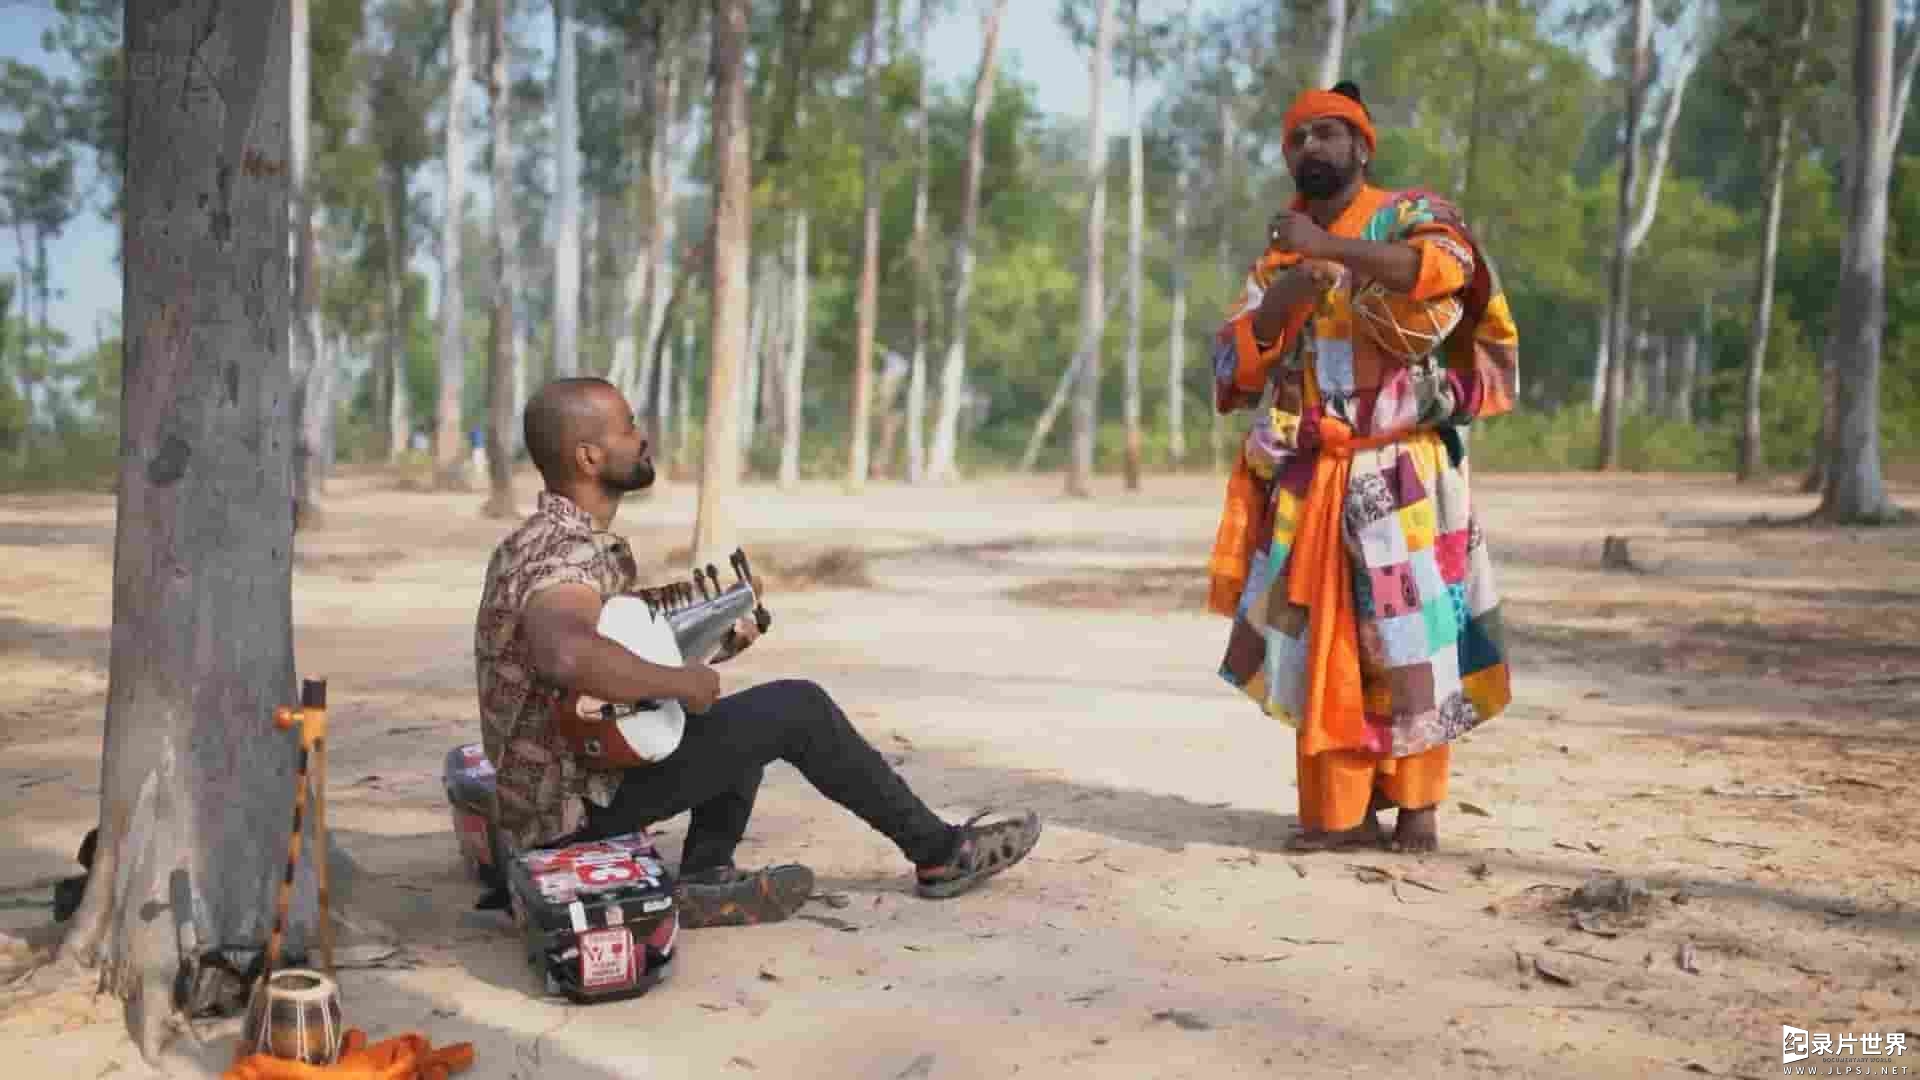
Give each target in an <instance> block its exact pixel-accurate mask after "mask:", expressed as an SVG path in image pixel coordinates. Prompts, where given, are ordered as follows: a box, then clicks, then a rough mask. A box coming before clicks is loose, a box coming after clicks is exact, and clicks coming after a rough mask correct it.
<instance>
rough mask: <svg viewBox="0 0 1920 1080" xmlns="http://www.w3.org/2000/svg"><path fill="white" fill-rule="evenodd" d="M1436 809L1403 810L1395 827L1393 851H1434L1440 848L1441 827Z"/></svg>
mask: <svg viewBox="0 0 1920 1080" xmlns="http://www.w3.org/2000/svg"><path fill="white" fill-rule="evenodd" d="M1435 809H1436V808H1435V807H1431V806H1429V807H1427V808H1426V809H1424V810H1407V809H1404V808H1403V809H1401V811H1400V815H1399V820H1398V821H1396V822H1394V825H1393V850H1395V851H1434V850H1437V849H1438V848H1439V847H1440V826H1439V824H1438V821H1437V818H1436V814H1435Z"/></svg>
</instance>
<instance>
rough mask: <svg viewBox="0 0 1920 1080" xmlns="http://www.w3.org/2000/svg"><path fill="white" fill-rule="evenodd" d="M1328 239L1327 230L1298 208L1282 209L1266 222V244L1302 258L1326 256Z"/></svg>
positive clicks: (1322, 257) (1321, 257)
mask: <svg viewBox="0 0 1920 1080" xmlns="http://www.w3.org/2000/svg"><path fill="white" fill-rule="evenodd" d="M1330 239H1331V237H1329V236H1328V235H1327V230H1325V229H1323V228H1321V227H1320V226H1319V225H1318V224H1317V223H1316V222H1315V221H1314V220H1313V219H1312V218H1311V217H1308V216H1307V215H1306V214H1304V213H1302V212H1300V211H1298V210H1282V211H1281V212H1279V213H1278V214H1275V215H1273V218H1272V219H1271V220H1270V221H1268V222H1267V246H1268V247H1271V248H1277V249H1278V250H1280V251H1286V252H1291V253H1292V254H1295V255H1298V256H1300V257H1301V258H1302V259H1324V258H1326V257H1327V241H1328V240H1330Z"/></svg>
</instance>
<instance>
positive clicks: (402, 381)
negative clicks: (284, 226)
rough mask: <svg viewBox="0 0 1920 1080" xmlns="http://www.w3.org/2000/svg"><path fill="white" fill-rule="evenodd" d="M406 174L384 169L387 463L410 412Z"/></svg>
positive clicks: (398, 448)
mask: <svg viewBox="0 0 1920 1080" xmlns="http://www.w3.org/2000/svg"><path fill="white" fill-rule="evenodd" d="M407 226H408V222H407V174H406V173H405V171H403V170H402V169H400V168H399V167H398V166H395V165H390V166H388V168H387V463H388V464H392V463H393V462H396V461H398V460H400V455H401V454H404V453H406V452H407V440H408V437H409V436H410V435H411V434H412V432H413V409H412V404H411V402H409V401H408V400H407V338H408V336H409V335H408V331H409V330H410V329H411V328H412V326H413V310H412V309H411V308H409V307H408V306H407V257H408V256H409V255H410V254H412V252H411V250H410V244H409V238H408V235H407V234H408V231H409V230H408V227H407Z"/></svg>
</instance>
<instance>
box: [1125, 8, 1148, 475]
mask: <svg viewBox="0 0 1920 1080" xmlns="http://www.w3.org/2000/svg"><path fill="white" fill-rule="evenodd" d="M1130 13H1131V16H1132V18H1131V19H1130V23H1131V26H1130V28H1129V30H1128V33H1129V34H1130V35H1131V36H1132V37H1133V39H1134V41H1135V43H1136V44H1135V48H1134V49H1133V51H1132V52H1131V53H1130V54H1129V59H1128V64H1127V67H1128V71H1127V123H1128V125H1129V127H1130V128H1131V131H1130V133H1129V134H1128V136H1127V359H1126V375H1125V378H1126V403H1125V407H1124V416H1125V418H1126V436H1127V445H1126V458H1125V465H1124V469H1125V473H1126V487H1127V490H1128V491H1139V490H1140V289H1141V284H1142V283H1141V274H1140V255H1141V245H1142V244H1143V243H1144V242H1145V233H1146V229H1147V224H1146V216H1147V195H1146V190H1145V188H1146V172H1147V165H1146V160H1147V158H1146V151H1145V148H1144V147H1143V146H1142V144H1141V136H1140V96H1139V95H1140V58H1139V47H1138V42H1139V39H1140V0H1132V6H1131V11H1130Z"/></svg>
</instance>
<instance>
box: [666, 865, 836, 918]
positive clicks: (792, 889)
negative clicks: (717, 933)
mask: <svg viewBox="0 0 1920 1080" xmlns="http://www.w3.org/2000/svg"><path fill="white" fill-rule="evenodd" d="M812 895H813V871H812V870H809V869H807V868H806V867H804V866H800V865H797V864H792V863H789V864H787V865H785V866H769V867H767V868H765V869H762V870H741V869H738V868H736V867H732V866H723V867H719V868H717V869H713V870H696V871H694V872H693V873H691V874H688V875H686V876H685V877H682V878H681V879H680V880H679V882H678V883H676V885H675V887H674V901H675V902H676V903H677V904H678V905H679V907H680V925H681V926H682V927H683V928H685V929H688V930H697V929H700V928H701V927H706V926H754V925H757V924H759V923H769V922H780V921H781V920H783V919H786V918H787V917H789V916H791V915H792V914H793V913H794V912H796V911H799V910H800V907H801V905H802V904H805V903H806V902H807V897H809V896H812Z"/></svg>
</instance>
